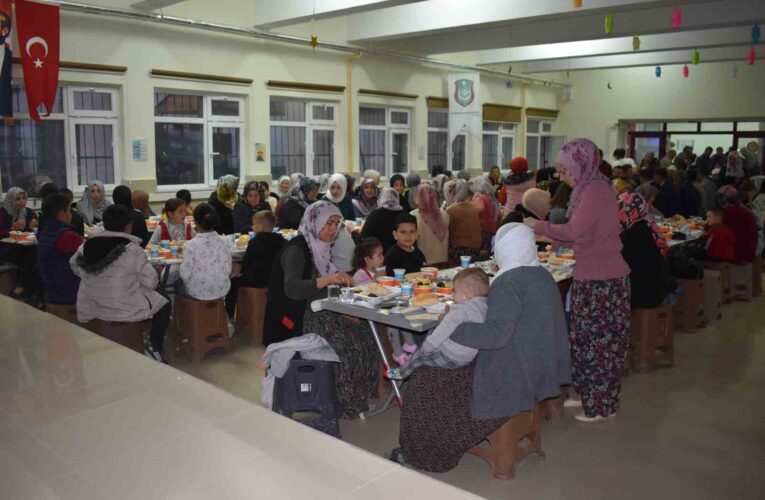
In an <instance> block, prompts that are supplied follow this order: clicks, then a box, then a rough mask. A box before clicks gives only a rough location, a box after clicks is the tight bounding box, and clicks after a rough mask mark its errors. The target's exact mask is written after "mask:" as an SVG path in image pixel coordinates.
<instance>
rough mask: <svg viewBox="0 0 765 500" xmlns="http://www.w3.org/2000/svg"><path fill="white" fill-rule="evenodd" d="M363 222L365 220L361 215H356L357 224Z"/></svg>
mask: <svg viewBox="0 0 765 500" xmlns="http://www.w3.org/2000/svg"><path fill="white" fill-rule="evenodd" d="M362 222H364V219H362V218H361V217H356V225H357V226H360V225H361V223H362Z"/></svg>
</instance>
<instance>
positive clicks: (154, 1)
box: [130, 0, 186, 12]
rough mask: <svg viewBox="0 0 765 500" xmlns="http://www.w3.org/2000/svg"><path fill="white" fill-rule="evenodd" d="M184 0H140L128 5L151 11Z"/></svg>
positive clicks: (183, 0)
mask: <svg viewBox="0 0 765 500" xmlns="http://www.w3.org/2000/svg"><path fill="white" fill-rule="evenodd" d="M185 1H186V0H142V1H140V2H136V3H134V4H132V5H130V7H132V8H133V9H135V10H141V11H144V12H152V11H155V10H159V9H164V8H165V7H170V6H171V5H175V4H177V3H182V2H185Z"/></svg>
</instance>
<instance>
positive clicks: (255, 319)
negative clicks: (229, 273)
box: [236, 286, 268, 345]
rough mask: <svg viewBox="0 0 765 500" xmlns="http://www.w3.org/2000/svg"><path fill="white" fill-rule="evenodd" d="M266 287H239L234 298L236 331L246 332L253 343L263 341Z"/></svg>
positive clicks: (239, 332) (238, 332)
mask: <svg viewBox="0 0 765 500" xmlns="http://www.w3.org/2000/svg"><path fill="white" fill-rule="evenodd" d="M267 295H268V288H250V287H244V286H243V287H240V288H239V291H238V292H237V298H236V333H237V335H238V334H242V333H243V334H246V335H247V336H248V337H250V340H252V341H253V342H254V343H256V344H258V345H260V344H262V343H263V321H264V320H265V317H266V300H267Z"/></svg>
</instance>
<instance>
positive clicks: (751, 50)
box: [746, 45, 757, 66]
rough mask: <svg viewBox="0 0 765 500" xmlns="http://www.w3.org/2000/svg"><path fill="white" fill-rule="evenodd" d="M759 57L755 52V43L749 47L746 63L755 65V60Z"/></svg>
mask: <svg viewBox="0 0 765 500" xmlns="http://www.w3.org/2000/svg"><path fill="white" fill-rule="evenodd" d="M755 59H757V54H755V53H754V45H752V46H750V47H749V54H748V55H747V56H746V63H747V64H748V65H749V66H752V65H754V61H755Z"/></svg>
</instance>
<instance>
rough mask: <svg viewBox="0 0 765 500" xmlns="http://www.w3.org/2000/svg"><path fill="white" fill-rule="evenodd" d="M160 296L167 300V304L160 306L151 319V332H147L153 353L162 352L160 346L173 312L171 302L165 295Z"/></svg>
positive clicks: (162, 343) (163, 340) (163, 341)
mask: <svg viewBox="0 0 765 500" xmlns="http://www.w3.org/2000/svg"><path fill="white" fill-rule="evenodd" d="M162 296H163V297H165V298H166V299H167V304H165V305H164V306H162V309H160V310H159V311H157V312H156V313H155V314H154V317H152V318H151V331H150V332H149V342H150V343H151V347H152V348H154V350H155V351H160V350H162V346H163V345H164V343H165V334H166V333H167V328H168V327H169V326H170V315H171V313H172V310H173V306H172V302H170V299H169V298H168V297H167V295H165V294H162Z"/></svg>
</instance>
